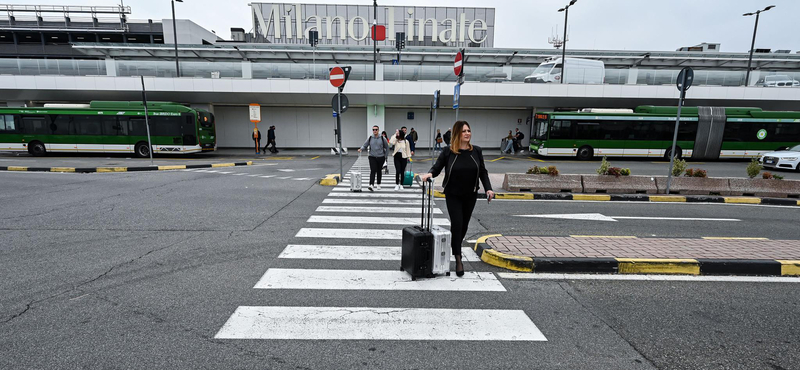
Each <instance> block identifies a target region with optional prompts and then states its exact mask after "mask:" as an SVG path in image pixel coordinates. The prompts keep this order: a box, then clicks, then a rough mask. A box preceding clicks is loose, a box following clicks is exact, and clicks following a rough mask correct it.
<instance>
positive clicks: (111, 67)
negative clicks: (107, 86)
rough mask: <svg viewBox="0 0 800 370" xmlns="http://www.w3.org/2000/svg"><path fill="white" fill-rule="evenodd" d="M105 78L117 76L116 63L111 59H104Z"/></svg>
mask: <svg viewBox="0 0 800 370" xmlns="http://www.w3.org/2000/svg"><path fill="white" fill-rule="evenodd" d="M106 76H111V77H116V76H117V62H116V61H115V60H114V59H112V58H106Z"/></svg>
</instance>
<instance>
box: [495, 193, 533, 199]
mask: <svg viewBox="0 0 800 370" xmlns="http://www.w3.org/2000/svg"><path fill="white" fill-rule="evenodd" d="M495 198H497V199H533V194H532V193H497V194H495Z"/></svg>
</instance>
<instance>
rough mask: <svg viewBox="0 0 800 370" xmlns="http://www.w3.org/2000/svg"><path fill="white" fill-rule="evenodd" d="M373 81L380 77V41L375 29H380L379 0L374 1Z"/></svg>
mask: <svg viewBox="0 0 800 370" xmlns="http://www.w3.org/2000/svg"><path fill="white" fill-rule="evenodd" d="M372 10H373V17H372V80H373V81H375V79H377V78H378V77H377V76H378V72H376V68H378V41H377V40H375V29H376V28H378V0H373V1H372Z"/></svg>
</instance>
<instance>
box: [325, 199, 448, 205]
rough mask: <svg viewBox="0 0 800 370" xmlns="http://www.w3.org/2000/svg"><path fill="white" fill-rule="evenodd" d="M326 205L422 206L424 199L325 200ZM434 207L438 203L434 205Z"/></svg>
mask: <svg viewBox="0 0 800 370" xmlns="http://www.w3.org/2000/svg"><path fill="white" fill-rule="evenodd" d="M322 203H324V204H380V205H387V206H391V205H395V206H399V205H417V204H419V205H421V204H422V198H420V199H419V200H394V199H323V200H322ZM433 204H434V205H435V204H436V202H434V203H433Z"/></svg>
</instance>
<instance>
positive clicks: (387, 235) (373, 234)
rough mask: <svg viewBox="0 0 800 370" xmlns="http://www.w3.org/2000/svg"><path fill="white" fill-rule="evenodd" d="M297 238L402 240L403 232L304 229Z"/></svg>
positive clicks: (298, 233)
mask: <svg viewBox="0 0 800 370" xmlns="http://www.w3.org/2000/svg"><path fill="white" fill-rule="evenodd" d="M294 237H295V238H334V239H388V240H401V239H402V238H403V230H381V229H321V228H311V227H304V228H302V229H300V231H298V232H297V235H295V236H294Z"/></svg>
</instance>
